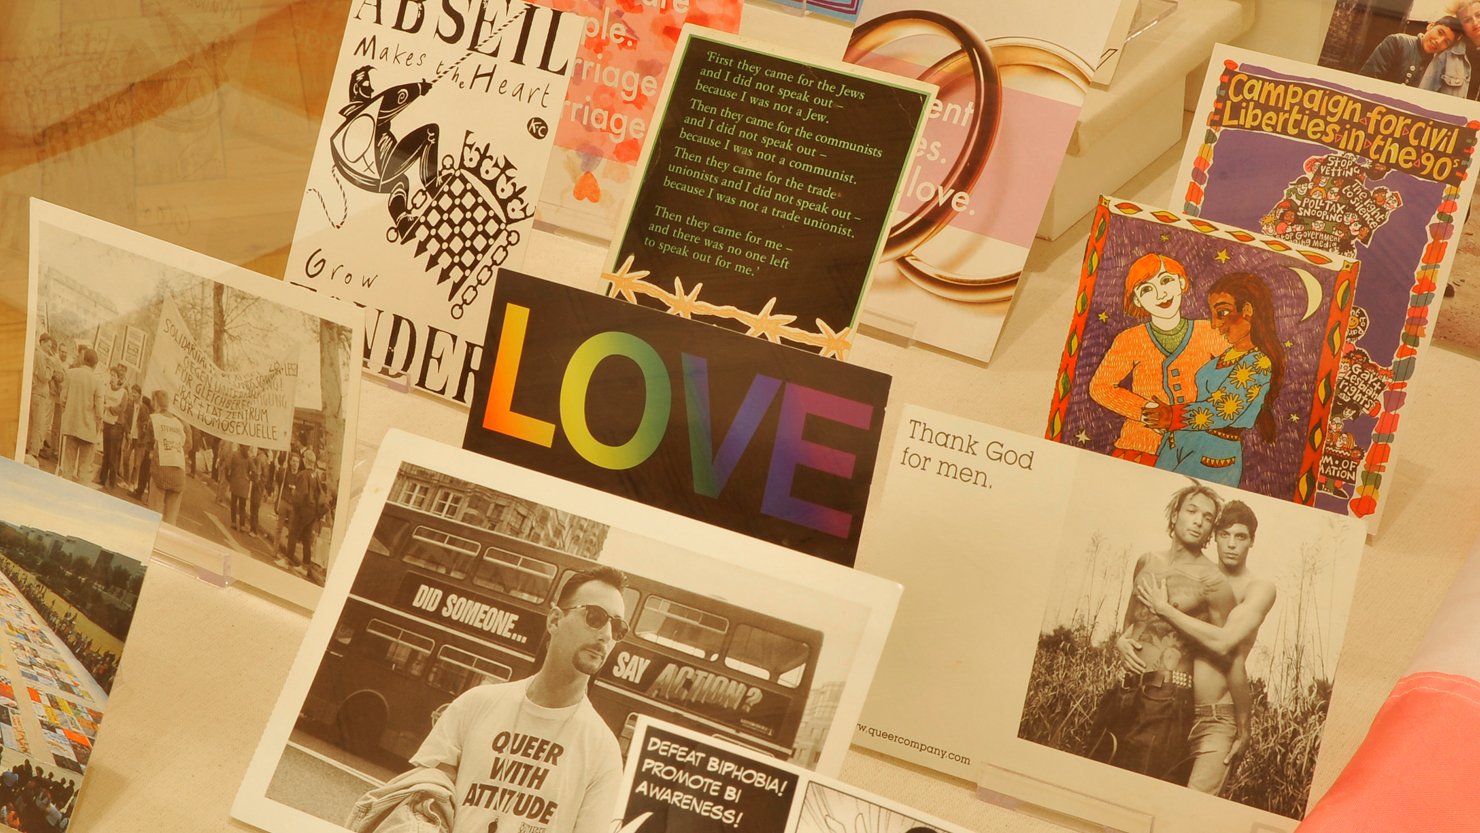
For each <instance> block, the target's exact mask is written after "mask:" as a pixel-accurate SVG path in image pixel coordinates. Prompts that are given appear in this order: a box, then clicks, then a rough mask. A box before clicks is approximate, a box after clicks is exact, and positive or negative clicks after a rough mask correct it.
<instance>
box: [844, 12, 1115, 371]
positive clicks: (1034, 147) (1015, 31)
mask: <svg viewBox="0 0 1480 833" xmlns="http://www.w3.org/2000/svg"><path fill="white" fill-rule="evenodd" d="M925 5H926V4H921V3H919V2H916V0H868V2H867V3H864V4H863V5H862V10H861V12H860V13H859V15H858V23H857V25H856V26H855V27H854V29H853V34H852V37H851V39H850V41H849V44H848V49H847V52H846V54H845V60H847V61H850V62H852V63H854V64H857V65H860V66H865V67H872V68H875V69H880V70H884V71H887V72H890V73H894V74H896V75H899V76H902V77H905V78H918V79H920V80H922V81H926V82H929V83H932V84H936V85H938V86H939V88H940V95H939V97H938V98H937V100H936V101H935V103H934V104H933V105H932V106H931V108H930V111H929V113H928V118H927V120H926V123H925V131H924V134H923V135H922V137H921V140H920V141H919V142H918V143H917V144H916V145H915V148H914V150H913V152H912V153H911V156H910V161H909V165H908V171H907V173H906V175H905V180H904V187H903V189H902V190H901V194H900V198H899V202H898V203H897V204H896V205H895V206H894V212H893V215H892V216H891V218H890V219H889V224H890V228H889V239H888V242H887V243H886V245H885V247H884V250H883V253H882V255H881V257H880V258H879V260H878V263H877V264H876V265H875V266H874V270H873V280H872V284H871V285H870V288H869V294H868V297H867V298H866V299H865V300H864V308H863V323H864V324H866V325H869V326H872V327H877V328H879V329H882V330H886V331H888V332H890V333H893V334H895V335H898V336H903V337H905V338H908V339H911V340H913V341H918V342H920V343H922V344H929V345H932V346H935V347H938V348H940V349H943V350H947V351H949V352H952V353H956V354H959V355H961V356H965V357H967V358H970V359H973V360H976V361H979V362H985V361H987V360H989V359H990V358H991V357H992V352H993V350H994V348H995V347H996V344H997V336H998V334H999V333H1000V332H1001V330H1002V325H1003V323H1004V322H1005V321H1006V318H1007V311H1008V309H1009V308H1010V307H1011V305H1012V299H1013V297H1014V296H1015V295H1016V294H1017V287H1018V281H1019V279H1020V278H1021V276H1022V270H1023V263H1024V262H1025V261H1026V260H1027V257H1028V250H1029V249H1030V248H1031V247H1032V245H1033V238H1034V235H1035V233H1036V232H1037V230H1038V224H1039V221H1040V220H1041V218H1042V216H1043V210H1044V208H1045V206H1047V204H1048V197H1049V193H1050V192H1051V191H1052V190H1053V184H1054V180H1055V178H1056V177H1057V176H1058V172H1059V166H1060V164H1061V163H1062V162H1063V158H1064V153H1065V151H1066V150H1067V149H1068V147H1069V140H1070V137H1071V136H1072V134H1073V132H1074V125H1075V123H1076V122H1077V121H1078V120H1079V110H1080V107H1081V106H1082V105H1083V104H1084V96H1085V93H1086V92H1087V91H1088V89H1089V83H1090V78H1091V77H1092V76H1093V75H1094V73H1095V69H1096V67H1097V66H1098V65H1099V62H1100V58H1101V55H1102V53H1103V51H1104V49H1105V45H1106V43H1105V41H1106V37H1107V35H1108V33H1109V31H1110V26H1111V23H1112V22H1113V20H1114V19H1115V17H1116V11H1117V7H1118V5H1119V4H1117V3H1115V2H1112V0H1072V2H1061V3H1056V4H1054V6H1053V13H1052V14H1045V13H1044V6H1043V4H1041V3H1035V2H1027V1H1025V0H1013V1H1012V2H1000V1H999V2H993V3H982V2H979V0H949V1H948V2H935V3H930V4H928V5H929V8H928V9H927V8H925V7H924V6H925ZM1131 5H1134V4H1131Z"/></svg>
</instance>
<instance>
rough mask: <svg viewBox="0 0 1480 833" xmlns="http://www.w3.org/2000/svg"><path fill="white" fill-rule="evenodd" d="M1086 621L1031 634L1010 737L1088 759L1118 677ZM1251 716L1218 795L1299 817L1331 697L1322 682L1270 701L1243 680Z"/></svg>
mask: <svg viewBox="0 0 1480 833" xmlns="http://www.w3.org/2000/svg"><path fill="white" fill-rule="evenodd" d="M1091 629H1092V626H1090V625H1088V624H1084V625H1078V626H1075V627H1067V626H1059V627H1057V628H1055V629H1053V630H1051V631H1049V632H1047V633H1043V634H1041V635H1040V636H1039V638H1038V652H1037V654H1036V655H1035V656H1034V658H1033V670H1032V673H1031V675H1030V676H1029V680H1028V696H1027V699H1026V700H1025V702H1024V703H1023V714H1022V719H1021V721H1020V722H1019V724H1018V736H1019V737H1021V738H1023V739H1024V740H1029V741H1032V742H1034V743H1040V744H1043V745H1045V746H1050V747H1053V748H1054V749H1060V750H1063V751H1065V752H1069V753H1071V754H1074V755H1080V756H1088V755H1089V752H1090V747H1091V746H1092V745H1093V744H1094V742H1095V740H1096V738H1093V737H1091V736H1090V735H1091V729H1092V727H1093V726H1094V720H1095V710H1096V709H1097V708H1098V705H1099V702H1100V697H1101V695H1103V694H1104V692H1105V691H1107V690H1109V689H1110V688H1111V687H1112V686H1114V685H1116V684H1117V683H1118V681H1119V679H1120V667H1119V661H1118V656H1117V654H1116V653H1115V648H1114V641H1113V640H1110V641H1107V642H1105V643H1104V644H1101V645H1095V644H1093V641H1092V640H1091V638H1090V632H1091ZM1251 688H1252V691H1253V695H1254V696H1253V702H1254V705H1253V719H1252V721H1251V724H1250V740H1249V746H1248V748H1247V749H1246V750H1245V752H1244V754H1243V755H1242V756H1241V757H1240V758H1239V759H1238V760H1236V761H1235V762H1234V765H1233V769H1232V771H1231V772H1230V774H1229V778H1228V782H1227V783H1226V784H1224V787H1223V793H1222V795H1223V797H1225V798H1228V799H1230V800H1232V801H1237V802H1239V803H1240V804H1247V805H1249V806H1251V807H1257V808H1259V809H1261V810H1267V811H1269V812H1271V813H1277V814H1279V815H1281V816H1285V817H1287V818H1294V819H1298V818H1301V817H1302V816H1304V815H1305V804H1306V800H1307V798H1308V797H1309V794H1310V782H1311V776H1312V775H1313V773H1314V771H1315V762H1316V753H1317V751H1318V750H1319V747H1320V736H1321V728H1322V726H1323V725H1324V723H1325V720H1326V709H1327V707H1328V706H1329V705H1330V702H1331V685H1330V683H1329V682H1327V681H1326V680H1324V679H1319V680H1316V681H1315V682H1312V683H1310V684H1309V685H1308V686H1306V687H1305V688H1304V689H1303V690H1298V691H1293V692H1287V693H1286V694H1285V695H1284V696H1283V697H1280V698H1277V699H1273V700H1272V699H1271V697H1270V696H1269V691H1268V689H1267V687H1266V685H1265V681H1264V680H1263V679H1255V680H1252V681H1251Z"/></svg>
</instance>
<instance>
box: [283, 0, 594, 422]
mask: <svg viewBox="0 0 1480 833" xmlns="http://www.w3.org/2000/svg"><path fill="white" fill-rule="evenodd" d="M584 28H585V21H584V19H583V18H581V17H579V16H577V15H574V14H568V13H566V12H562V11H556V10H553V9H549V8H545V7H541V6H535V5H531V4H528V3H522V2H512V0H511V2H504V3H476V4H470V3H461V4H455V3H440V4H434V3H407V2H390V0H366V1H365V2H356V3H355V4H354V7H353V8H352V9H351V11H350V15H349V21H348V23H347V25H346V26H345V31H344V41H343V43H342V45H341V46H340V52H339V63H338V66H337V67H336V69H335V71H334V82H333V86H332V88H331V90H330V94H329V104H328V107H329V112H327V113H325V114H324V120H323V125H322V126H321V127H320V129H319V138H318V142H317V144H316V145H315V148H314V159H313V166H312V167H311V168H310V169H309V174H308V185H307V186H306V187H305V189H304V193H303V205H302V207H301V208H300V209H299V211H298V227H297V229H296V230H295V231H294V233H293V248H292V251H291V252H290V253H289V255H288V270H287V274H286V275H285V276H284V280H286V281H287V282H288V283H291V284H294V285H296V286H302V287H306V288H308V289H312V290H314V291H317V292H322V293H324V294H327V295H333V296H334V297H336V298H344V299H346V300H350V301H354V302H355V303H356V304H359V305H360V306H362V307H364V308H365V316H366V318H365V321H366V323H365V352H364V356H365V369H367V370H370V371H374V372H377V373H381V374H383V375H386V376H390V377H395V378H404V379H405V380H406V381H407V382H408V383H409V384H410V385H411V386H412V387H414V388H416V389H418V390H423V391H426V392H428V393H431V394H434V395H437V396H441V397H445V398H447V399H449V400H451V401H453V402H456V403H459V404H463V405H466V404H467V402H468V397H469V396H470V395H471V394H472V390H471V388H470V387H469V385H468V384H467V380H468V379H469V378H470V377H471V375H472V371H473V370H475V369H476V368H477V367H478V365H479V362H480V360H481V357H482V345H481V341H482V338H483V328H484V324H485V323H486V322H487V320H488V305H489V298H488V283H489V281H491V280H492V278H493V274H494V272H495V270H496V269H497V268H498V267H500V266H518V265H519V264H520V263H521V262H522V261H523V259H524V251H525V248H526V246H527V243H528V238H529V233H530V230H531V228H532V227H533V225H534V207H535V203H536V202H537V201H538V200H539V194H540V187H541V184H542V182H543V181H544V176H545V166H546V164H547V163H548V161H549V158H550V148H551V146H552V145H553V143H554V125H555V122H556V121H557V120H558V119H559V117H560V112H561V105H562V103H563V102H564V101H565V93H566V86H567V83H568V81H569V78H570V72H571V65H572V62H573V56H574V54H575V49H576V42H577V41H578V40H579V39H580V37H581V34H582V32H583V30H584Z"/></svg>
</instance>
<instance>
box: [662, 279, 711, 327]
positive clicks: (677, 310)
mask: <svg viewBox="0 0 1480 833" xmlns="http://www.w3.org/2000/svg"><path fill="white" fill-rule="evenodd" d="M703 288H704V284H702V283H698V284H695V285H694V289H693V291H691V292H684V291H683V280H682V279H681V278H678V277H675V278H674V279H673V295H674V298H673V300H672V301H669V302H668V311H669V312H671V313H673V314H674V315H677V316H678V317H679V318H689V319H692V318H693V315H694V308H695V307H697V306H698V305H699V290H701V289H703Z"/></svg>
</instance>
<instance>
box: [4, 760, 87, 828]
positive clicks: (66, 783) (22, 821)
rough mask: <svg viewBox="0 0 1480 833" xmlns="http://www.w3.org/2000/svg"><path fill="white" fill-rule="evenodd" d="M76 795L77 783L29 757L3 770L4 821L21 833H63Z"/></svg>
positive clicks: (70, 816) (68, 821)
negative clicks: (48, 769)
mask: <svg viewBox="0 0 1480 833" xmlns="http://www.w3.org/2000/svg"><path fill="white" fill-rule="evenodd" d="M76 798H77V785H76V784H75V783H74V782H72V781H70V780H68V779H65V778H55V777H53V776H52V775H51V774H50V773H47V772H42V771H41V770H40V769H39V768H37V767H33V766H32V765H31V762H30V761H29V760H27V761H24V762H22V763H20V764H18V765H16V766H13V767H11V768H10V769H8V770H5V771H4V772H0V820H3V821H4V822H5V824H6V825H7V826H9V827H11V828H14V829H16V830H19V831H20V832H21V833H62V831H64V830H66V829H67V826H68V824H69V823H70V821H71V818H72V807H73V805H74V804H75V803H76Z"/></svg>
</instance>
